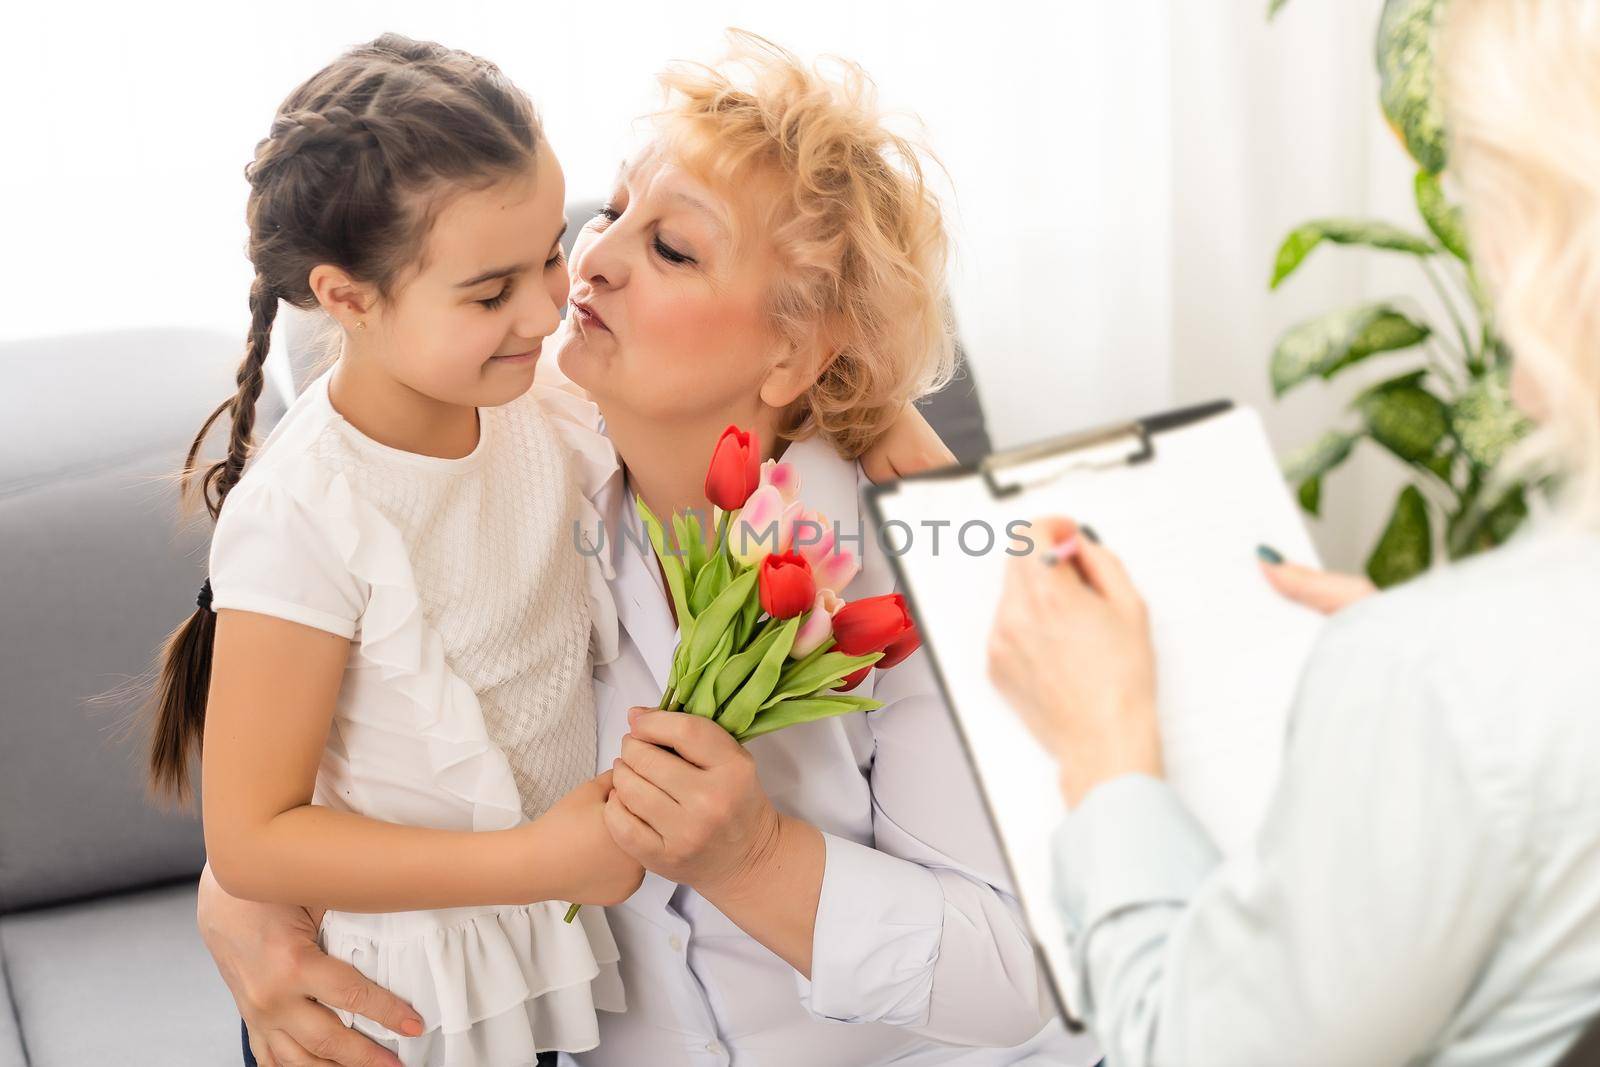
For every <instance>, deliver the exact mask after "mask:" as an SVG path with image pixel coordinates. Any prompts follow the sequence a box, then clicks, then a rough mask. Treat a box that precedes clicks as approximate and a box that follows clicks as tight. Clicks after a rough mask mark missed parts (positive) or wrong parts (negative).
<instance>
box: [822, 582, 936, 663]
mask: <svg viewBox="0 0 1600 1067" xmlns="http://www.w3.org/2000/svg"><path fill="white" fill-rule="evenodd" d="M907 633H913V634H914V633H916V626H915V624H914V623H912V621H911V613H910V612H909V611H907V610H906V598H905V597H903V596H901V595H900V594H899V593H889V594H887V595H885V596H869V597H867V598H866V599H864V600H852V601H851V602H850V603H848V604H846V605H845V606H844V607H842V608H840V609H839V612H838V614H836V615H834V617H833V640H834V647H835V648H836V649H837V650H838V651H840V652H843V653H844V654H845V655H847V656H865V655H868V654H870V653H873V652H882V651H884V650H886V649H887V648H888V647H889V646H890V645H892V644H894V643H895V642H896V641H899V640H900V639H902V638H904V637H905V636H906V634H907ZM915 648H916V646H915V645H912V646H911V648H909V649H907V650H906V651H905V654H904V655H902V656H901V657H900V658H901V659H904V658H905V656H907V655H910V654H911V652H912V651H914V650H915ZM878 662H879V664H880V665H881V664H882V663H883V660H879V661H878ZM895 662H897V663H898V662H899V660H896V661H895Z"/></svg>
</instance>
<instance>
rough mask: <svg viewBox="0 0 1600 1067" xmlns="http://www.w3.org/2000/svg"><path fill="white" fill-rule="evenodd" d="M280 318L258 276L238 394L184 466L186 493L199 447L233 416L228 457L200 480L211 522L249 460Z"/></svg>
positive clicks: (206, 428)
mask: <svg viewBox="0 0 1600 1067" xmlns="http://www.w3.org/2000/svg"><path fill="white" fill-rule="evenodd" d="M277 315H278V298H277V296H276V295H275V294H274V293H273V292H272V291H271V290H270V287H269V286H268V285H267V282H266V279H264V278H262V277H261V276H260V275H259V274H258V275H256V280H255V282H253V283H252V284H251V286H250V337H249V340H248V342H247V343H246V346H245V355H244V360H243V361H242V362H241V363H240V364H239V373H238V376H237V377H236V379H235V381H236V382H237V383H238V391H237V392H236V393H234V395H233V396H231V397H229V398H228V399H227V400H224V401H223V402H222V403H221V404H220V405H218V407H217V409H216V410H215V411H213V412H212V413H211V417H210V418H208V419H206V421H205V425H203V426H201V427H200V433H199V434H198V435H197V436H196V437H195V439H194V443H193V444H192V445H190V446H189V455H188V457H187V458H186V459H185V461H184V465H183V486H184V489H185V490H187V489H188V487H189V485H190V482H191V479H192V478H193V475H194V472H195V467H196V460H197V457H198V456H199V454H200V448H201V446H202V445H203V444H204V443H205V439H206V437H207V435H209V434H210V432H211V428H212V426H214V425H215V424H216V421H217V420H218V419H219V418H221V417H222V415H223V413H224V412H230V413H231V414H232V416H233V427H232V430H231V431H230V433H229V435H228V457H227V458H226V459H224V460H221V461H220V462H218V463H214V464H212V465H211V466H210V467H209V468H207V470H206V472H205V474H204V476H202V477H201V479H200V486H201V499H202V500H203V501H204V502H205V506H206V511H207V512H208V513H210V515H211V518H212V519H216V517H217V516H218V515H219V514H221V512H222V502H223V500H225V499H226V498H227V496H228V492H229V490H231V489H232V488H233V487H234V486H235V485H237V484H238V482H239V477H240V475H242V474H243V473H244V465H245V463H246V462H247V461H248V460H249V458H250V446H251V444H252V439H253V437H254V435H255V426H256V401H257V400H258V399H260V397H261V387H262V384H263V382H264V381H265V380H266V375H265V374H264V372H263V369H262V368H263V365H264V364H265V363H266V359H267V348H268V346H269V345H271V343H272V321H273V319H275V318H277Z"/></svg>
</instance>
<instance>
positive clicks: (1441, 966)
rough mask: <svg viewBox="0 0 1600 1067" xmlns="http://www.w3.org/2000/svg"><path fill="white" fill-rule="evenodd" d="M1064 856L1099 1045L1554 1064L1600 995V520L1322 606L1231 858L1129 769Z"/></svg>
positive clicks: (1133, 1052) (1068, 826) (1136, 1054)
mask: <svg viewBox="0 0 1600 1067" xmlns="http://www.w3.org/2000/svg"><path fill="white" fill-rule="evenodd" d="M1056 863H1057V870H1056V876H1057V892H1058V902H1059V904H1060V907H1061V909H1062V911H1063V913H1064V915H1065V917H1066V921H1067V927H1068V930H1069V935H1068V936H1069V939H1070V942H1071V947H1072V950H1073V957H1074V961H1075V963H1076V965H1077V968H1078V975H1079V987H1078V988H1077V989H1076V990H1075V991H1074V992H1075V993H1076V994H1077V996H1076V997H1075V998H1074V1000H1075V1003H1078V1004H1082V1005H1085V1006H1086V1008H1085V1014H1086V1015H1087V1017H1088V1021H1089V1022H1090V1024H1091V1027H1092V1028H1093V1030H1094V1031H1095V1033H1096V1034H1097V1036H1098V1037H1099V1039H1100V1041H1101V1043H1102V1044H1103V1045H1104V1046H1105V1048H1106V1050H1107V1052H1108V1056H1109V1063H1110V1064H1111V1067H1141V1065H1144V1064H1176V1065H1182V1067H1206V1065H1211V1064H1218V1065H1227V1067H1251V1065H1255V1064H1261V1065H1269V1067H1277V1065H1283V1064H1296V1065H1302V1064H1303V1065H1321V1064H1328V1065H1341V1067H1342V1065H1352V1067H1378V1065H1384V1064H1429V1065H1433V1067H1446V1065H1448V1067H1466V1065H1485V1067H1487V1065H1490V1064H1493V1065H1495V1067H1506V1065H1518V1067H1524V1065H1542V1064H1550V1063H1553V1062H1555V1061H1556V1060H1557V1059H1558V1058H1559V1056H1560V1055H1561V1053H1562V1052H1563V1051H1564V1050H1565V1049H1566V1048H1567V1047H1568V1046H1569V1045H1571V1044H1572V1042H1573V1041H1574V1040H1575V1039H1576V1037H1577V1035H1578V1034H1579V1032H1580V1031H1581V1030H1582V1028H1583V1026H1584V1024H1585V1023H1586V1022H1587V1021H1588V1020H1589V1019H1590V1018H1592V1017H1594V1016H1595V1015H1596V1014H1597V1013H1600V537H1596V536H1593V535H1587V534H1576V533H1570V532H1567V533H1557V532H1554V531H1544V532H1540V533H1538V534H1534V535H1530V536H1526V537H1523V538H1521V539H1519V540H1518V541H1517V542H1516V543H1515V544H1513V545H1510V546H1507V547H1506V548H1504V549H1502V550H1500V551H1497V552H1495V553H1492V554H1490V555H1488V556H1486V557H1483V558H1479V559H1475V560H1472V561H1469V562H1467V563H1464V564H1462V565H1460V566H1456V567H1452V568H1449V569H1448V570H1447V571H1444V572H1442V573H1439V574H1436V575H1432V576H1429V577H1426V578H1423V579H1420V580H1418V581H1416V582H1413V583H1411V584H1409V585H1407V586H1405V587H1404V588H1402V589H1398V590H1395V591H1393V592H1391V593H1388V594H1385V595H1383V596H1380V597H1375V598H1372V599H1371V600H1369V601H1366V602H1363V603H1361V604H1358V605H1356V606H1354V607H1352V608H1350V609H1347V610H1346V611H1344V612H1341V613H1340V614H1339V615H1338V616H1337V617H1335V618H1334V619H1333V620H1332V621H1331V622H1330V624H1329V626H1328V628H1327V630H1326V631H1325V633H1324V635H1323V637H1322V639H1321V641H1320V643H1319V645H1318V646H1317V649H1316V652H1315V653H1314V655H1313V657H1312V660H1311V663H1310V665H1309V666H1308V668H1307V670H1306V672H1305V675H1304V676H1303V678H1302V681H1301V685H1300V691H1299V694H1298V697H1297V699H1296V703H1295V707H1294V710H1293V713H1292V716H1291V719H1290V728H1289V738H1288V749H1287V753H1286V757H1285V764H1284V769H1283V776H1282V779H1281V781H1280V782H1279V784H1278V787H1277V790H1276V794H1275V797H1274V799H1273V802H1272V806H1271V809H1270V812H1269V814H1268V816H1267V821H1266V824H1265V826H1264V827H1263V829H1262V831H1261V833H1260V835H1259V837H1258V839H1257V842H1256V845H1255V848H1254V851H1253V854H1251V855H1250V856H1248V857H1245V858H1241V859H1239V860H1230V861H1228V862H1222V861H1221V859H1220V858H1219V856H1218V854H1217V852H1216V850H1215V848H1214V847H1213V846H1212V844H1211V842H1210V841H1209V840H1208V839H1207V837H1206V834H1205V832H1204V831H1203V830H1202V829H1201V828H1200V826H1199V825H1198V824H1197V823H1196V822H1195V821H1194V819H1193V817H1192V816H1191V815H1190V814H1189V813H1188V812H1187V811H1186V810H1185V808H1184V807H1183V805H1182V803H1181V802H1180V801H1179V800H1178V799H1177V797H1176V796H1175V795H1174V793H1173V792H1172V791H1171V790H1170V789H1169V788H1168V787H1167V786H1166V784H1165V783H1163V782H1160V781H1157V780H1155V779H1153V778H1148V777H1144V776H1127V777H1123V778H1119V779H1115V780H1113V781H1110V782H1106V783H1103V784H1101V785H1100V786H1098V787H1097V788H1095V789H1094V790H1092V791H1091V792H1090V793H1089V795H1088V796H1087V797H1086V798H1085V799H1084V801H1083V803H1082V804H1081V805H1080V806H1079V807H1078V808H1077V809H1076V810H1075V811H1074V812H1073V813H1072V814H1071V815H1070V816H1069V817H1068V819H1067V821H1066V822H1065V823H1064V824H1063V825H1062V827H1061V828H1060V829H1059V831H1058V832H1057V837H1056Z"/></svg>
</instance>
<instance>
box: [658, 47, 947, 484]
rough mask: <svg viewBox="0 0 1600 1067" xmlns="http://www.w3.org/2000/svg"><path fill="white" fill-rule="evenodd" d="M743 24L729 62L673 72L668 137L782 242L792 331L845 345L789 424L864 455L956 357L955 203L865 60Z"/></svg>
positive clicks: (793, 433) (662, 122)
mask: <svg viewBox="0 0 1600 1067" xmlns="http://www.w3.org/2000/svg"><path fill="white" fill-rule="evenodd" d="M728 36H729V39H730V41H731V46H732V47H731V50H730V53H729V55H728V57H727V59H726V60H725V61H723V62H722V63H720V64H718V65H716V66H706V65H702V64H678V65H674V66H673V67H671V68H669V69H668V70H667V71H666V72H664V73H663V74H661V75H660V82H661V84H662V86H663V88H664V89H665V91H666V94H667V101H666V105H665V107H664V108H663V109H662V110H661V111H659V112H657V113H656V115H655V116H654V118H655V122H656V130H657V132H658V135H659V137H660V144H661V146H662V148H663V149H664V151H665V153H666V155H667V156H668V157H669V158H671V159H672V160H673V161H674V162H676V163H678V164H679V165H681V166H683V167H685V168H686V169H688V170H689V171H690V172H691V173H694V174H695V175H696V176H697V177H699V178H701V179H702V180H704V181H706V182H708V184H711V185H712V186H713V187H714V188H717V189H719V190H721V191H723V192H726V193H727V194H729V196H730V199H733V200H734V201H736V202H737V203H738V204H739V205H740V207H741V208H742V209H743V210H742V211H741V212H740V215H741V218H740V219H737V220H736V222H739V223H743V225H741V226H740V227H739V229H741V230H744V231H746V232H743V233H739V234H736V235H735V238H736V240H739V241H750V240H752V239H759V240H761V241H764V242H766V243H769V244H770V245H771V247H772V248H773V249H774V251H775V252H776V253H777V256H778V258H779V261H780V271H779V279H778V281H777V283H776V284H775V286H774V290H773V292H772V293H771V295H770V301H771V312H772V316H773V322H774V325H775V326H776V327H777V329H778V330H779V333H780V335H781V336H782V337H783V338H784V339H785V340H786V341H787V342H788V343H790V344H792V345H795V346H797V347H803V346H806V345H809V344H814V343H815V342H816V341H817V340H818V339H821V340H822V342H823V344H824V345H825V347H826V350H827V352H828V353H829V356H831V358H829V356H825V357H824V359H825V360H826V362H825V365H824V366H823V367H822V369H821V373H820V374H819V375H818V377H817V380H816V382H815V384H814V385H812V386H811V388H810V389H809V390H807V392H806V393H805V394H804V395H802V396H801V397H800V398H799V399H798V400H797V401H796V402H795V403H794V405H792V406H791V407H790V409H789V410H788V411H786V412H785V413H784V416H783V419H782V420H781V423H780V427H779V432H780V434H781V435H782V436H783V437H785V438H787V439H790V440H801V439H804V438H807V437H810V436H811V435H812V434H813V433H820V434H821V435H822V436H823V437H824V438H826V439H827V440H828V441H829V443H830V444H832V445H833V447H834V449H835V450H836V451H838V452H839V453H840V454H841V455H843V456H845V457H846V458H852V459H853V458H855V457H857V456H859V455H860V454H861V453H862V452H864V451H866V450H867V449H868V448H869V447H871V445H872V444H873V443H874V442H875V441H876V440H877V439H878V438H879V437H880V436H882V434H883V432H884V431H885V430H886V429H888V427H889V424H890V423H892V422H893V421H894V420H895V418H896V417H897V416H898V415H899V414H900V412H901V411H902V409H903V408H904V407H905V405H906V404H907V403H908V402H909V401H911V400H913V399H915V398H917V397H919V396H923V395H925V394H927V393H930V392H933V391H935V390H938V389H940V388H943V387H944V385H945V384H947V383H948V382H949V380H950V378H951V377H952V375H953V373H954V370H955V356H954V344H953V339H952V336H951V330H950V326H949V321H948V314H947V305H946V299H945V269H946V259H947V256H948V240H947V237H946V234H945V227H944V219H943V215H942V213H941V211H940V207H939V202H938V199H937V197H936V196H935V195H934V193H933V191H932V190H931V189H930V188H929V187H928V184H927V182H926V180H925V178H924V174H923V166H922V162H921V160H920V158H919V150H918V148H917V146H915V145H913V144H912V142H911V141H909V140H907V139H906V138H905V137H902V136H900V135H898V134H895V133H893V132H891V131H890V130H889V129H888V128H887V126H886V125H885V124H884V122H883V119H882V117H881V116H880V114H879V112H878V110H877V107H876V103H875V100H874V92H873V86H872V82H871V80H870V79H869V78H868V77H867V75H866V72H865V71H863V70H862V69H861V67H859V66H858V65H856V64H854V63H851V62H847V61H845V60H839V59H835V60H833V61H832V62H833V63H834V64H835V65H836V66H837V68H838V76H837V77H833V78H830V77H828V76H826V75H825V74H824V72H823V69H822V67H821V66H809V67H808V66H807V65H805V64H803V63H802V62H801V61H800V60H799V59H798V58H796V57H795V55H794V54H793V53H791V52H789V51H788V50H786V49H784V48H781V47H780V46H778V45H776V44H774V43H772V42H771V41H768V40H766V39H765V38H763V37H759V36H757V35H755V34H753V33H749V32H746V31H743V30H729V31H728Z"/></svg>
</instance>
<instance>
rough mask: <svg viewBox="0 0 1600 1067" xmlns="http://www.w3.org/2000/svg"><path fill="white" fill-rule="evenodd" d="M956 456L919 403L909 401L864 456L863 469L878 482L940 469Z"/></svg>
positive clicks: (862, 460) (948, 464)
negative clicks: (923, 414)
mask: <svg viewBox="0 0 1600 1067" xmlns="http://www.w3.org/2000/svg"><path fill="white" fill-rule="evenodd" d="M955 461H956V457H955V454H954V453H952V452H951V451H950V450H949V449H948V448H946V447H945V446H944V441H942V440H941V439H940V438H939V435H938V434H936V433H934V432H933V427H932V426H929V425H928V420H927V419H925V418H923V417H922V412H920V411H918V410H917V408H916V405H914V404H907V405H906V406H905V410H903V411H901V412H900V417H899V418H897V419H895V421H894V423H893V424H892V425H890V427H889V429H888V431H887V432H886V433H884V435H883V436H882V437H880V438H879V439H878V443H877V444H875V445H873V446H872V447H871V448H869V449H867V451H866V452H865V453H863V455H862V456H861V469H862V470H864V471H866V473H867V477H868V478H871V479H872V480H873V481H874V482H876V483H878V484H879V485H881V484H883V483H884V482H890V481H893V480H894V479H896V478H899V477H901V476H903V475H907V474H916V473H917V472H919V471H926V470H937V469H938V468H940V467H948V466H950V465H952V464H953V463H955Z"/></svg>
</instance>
